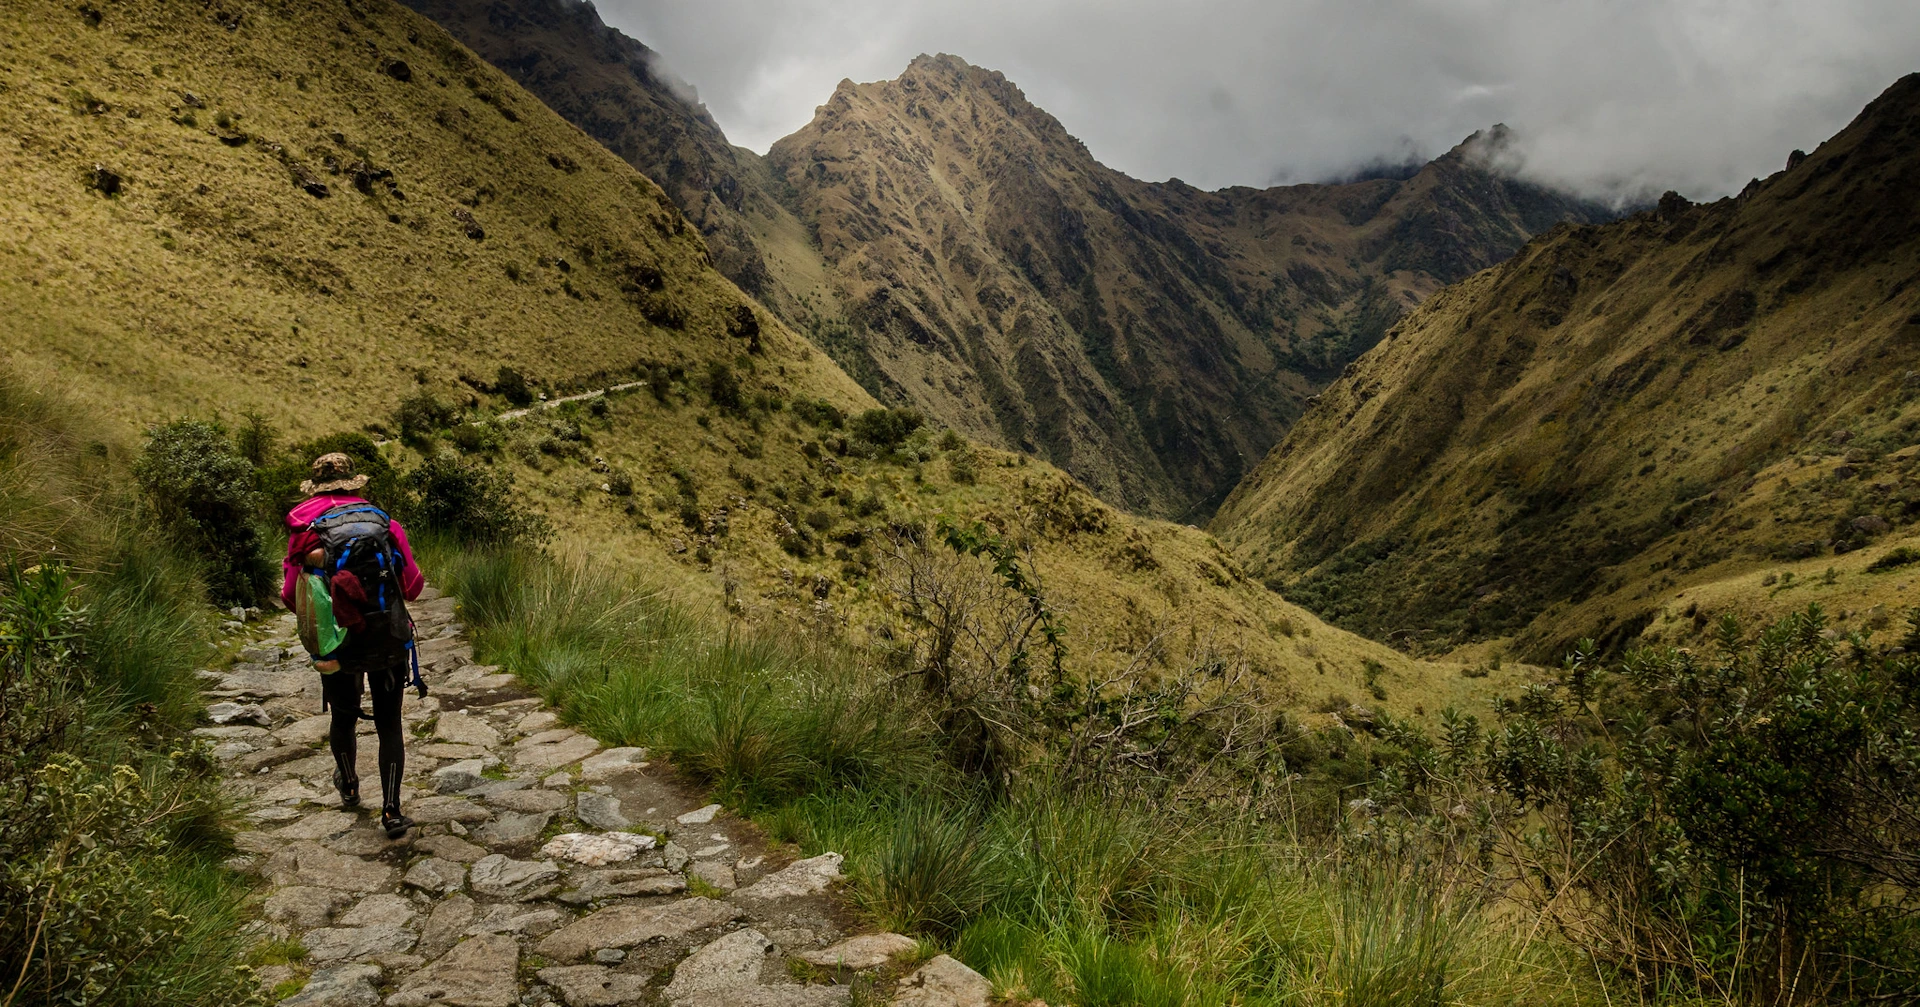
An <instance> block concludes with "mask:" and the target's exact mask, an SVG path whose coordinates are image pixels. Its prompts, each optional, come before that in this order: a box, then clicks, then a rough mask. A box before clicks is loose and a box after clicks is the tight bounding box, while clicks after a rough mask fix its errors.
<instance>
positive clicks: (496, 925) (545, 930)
mask: <svg viewBox="0 0 1920 1007" xmlns="http://www.w3.org/2000/svg"><path fill="white" fill-rule="evenodd" d="M493 908H494V910H496V911H495V912H490V913H488V914H487V915H485V916H483V917H481V918H480V919H479V920H478V921H477V922H475V923H474V924H473V926H470V927H468V928H467V933H469V934H531V935H533V936H535V937H539V936H543V935H545V934H550V933H552V932H554V931H555V930H558V929H560V921H561V916H560V911H559V910H557V909H526V908H525V907H522V906H494V907H493Z"/></svg>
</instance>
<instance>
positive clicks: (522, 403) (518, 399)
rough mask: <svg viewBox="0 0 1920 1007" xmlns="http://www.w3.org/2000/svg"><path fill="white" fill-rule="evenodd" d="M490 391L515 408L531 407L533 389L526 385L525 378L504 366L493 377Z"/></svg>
mask: <svg viewBox="0 0 1920 1007" xmlns="http://www.w3.org/2000/svg"><path fill="white" fill-rule="evenodd" d="M492 391H493V394H495V395H498V396H500V397H502V398H504V399H506V400H507V401H508V402H509V403H511V404H513V405H514V406H516V407H519V408H522V409H524V408H526V407H527V406H530V405H533V387H532V386H531V385H529V384H528V383H527V376H526V375H524V374H522V373H520V372H519V371H516V370H514V369H513V368H511V367H508V366H506V365H505V364H502V365H501V366H500V370H499V372H498V373H497V374H496V375H495V376H494V379H493V389H492Z"/></svg>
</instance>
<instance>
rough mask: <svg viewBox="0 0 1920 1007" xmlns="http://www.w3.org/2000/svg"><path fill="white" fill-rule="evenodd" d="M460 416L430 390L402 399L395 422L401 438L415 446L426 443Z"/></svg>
mask: <svg viewBox="0 0 1920 1007" xmlns="http://www.w3.org/2000/svg"><path fill="white" fill-rule="evenodd" d="M459 418H460V414H459V413H458V412H456V411H455V410H454V408H453V407H452V406H450V405H448V404H446V403H445V402H442V401H440V400H439V399H438V398H436V397H434V394H433V393H432V392H428V391H421V392H417V393H415V394H413V395H409V396H407V397H406V398H403V399H401V400H400V406H399V408H398V409H396V410H395V411H394V414H393V420H394V424H395V425H396V426H398V427H399V428H400V440H401V441H403V442H405V443H407V444H410V445H413V446H415V447H418V446H421V445H424V444H426V443H427V442H428V440H429V439H431V438H432V437H433V436H434V435H435V434H437V433H439V432H440V431H442V430H445V429H446V428H447V427H450V426H452V425H453V424H454V422H455V421H457V420H458V419H459Z"/></svg>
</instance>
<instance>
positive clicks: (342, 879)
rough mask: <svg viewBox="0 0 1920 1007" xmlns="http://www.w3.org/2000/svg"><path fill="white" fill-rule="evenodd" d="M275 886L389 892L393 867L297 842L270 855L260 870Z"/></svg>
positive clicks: (311, 843)
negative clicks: (265, 864) (304, 886)
mask: <svg viewBox="0 0 1920 1007" xmlns="http://www.w3.org/2000/svg"><path fill="white" fill-rule="evenodd" d="M263 873H264V874H265V875H266V877H267V880H269V881H272V882H273V883H274V884H276V885H311V886H314V887H317V888H338V889H341V890H342V891H349V892H379V891H390V890H392V888H393V876H394V870H393V868H391V867H388V866H387V865H385V864H381V863H376V862H374V861H370V860H362V859H360V858H359V857H349V856H345V855H343V854H339V853H335V852H333V851H332V850H329V849H327V848H326V847H324V846H321V845H320V844H318V843H313V842H297V843H293V844H291V845H289V846H288V847H287V848H286V849H283V850H281V851H280V852H278V853H276V854H274V855H273V858H272V859H270V860H268V861H267V866H266V870H265V871H264V872H263Z"/></svg>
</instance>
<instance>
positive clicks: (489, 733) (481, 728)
mask: <svg viewBox="0 0 1920 1007" xmlns="http://www.w3.org/2000/svg"><path fill="white" fill-rule="evenodd" d="M433 736H434V737H436V738H439V739H440V740H441V741H451V742H453V743H454V744H456V745H477V746H479V747H481V748H494V747H497V746H498V745H499V744H500V742H501V740H502V739H501V737H500V732H499V731H496V730H494V729H493V725H492V724H489V723H487V722H486V720H484V719H482V718H480V717H474V716H470V715H468V714H465V713H443V714H441V715H440V719H439V721H438V722H436V723H435V724H434V725H433Z"/></svg>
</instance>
